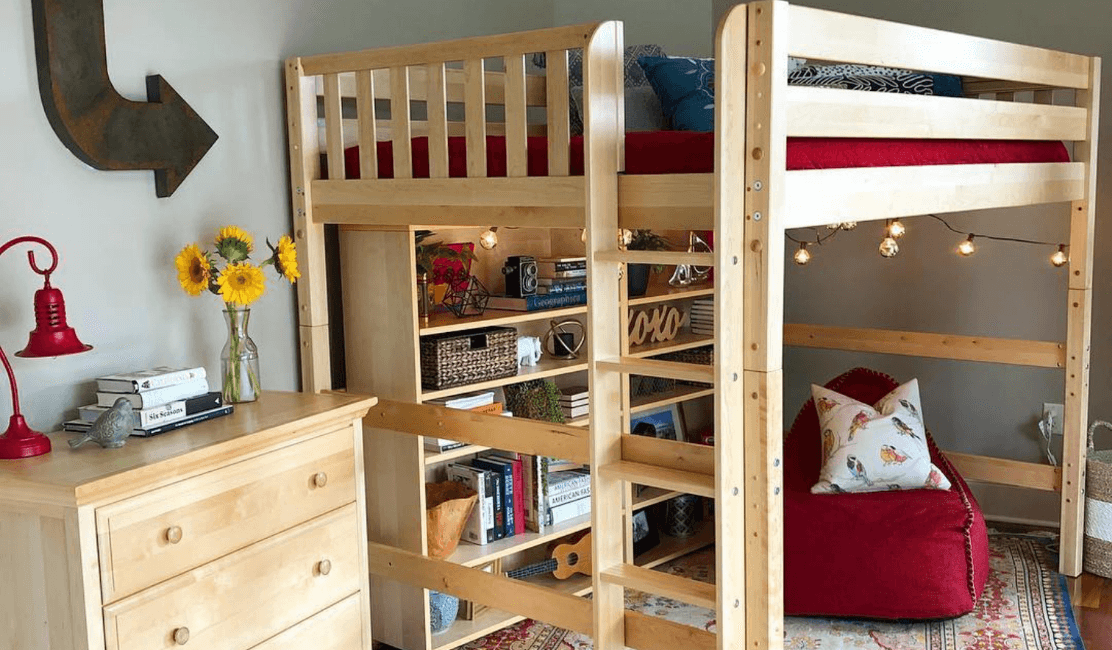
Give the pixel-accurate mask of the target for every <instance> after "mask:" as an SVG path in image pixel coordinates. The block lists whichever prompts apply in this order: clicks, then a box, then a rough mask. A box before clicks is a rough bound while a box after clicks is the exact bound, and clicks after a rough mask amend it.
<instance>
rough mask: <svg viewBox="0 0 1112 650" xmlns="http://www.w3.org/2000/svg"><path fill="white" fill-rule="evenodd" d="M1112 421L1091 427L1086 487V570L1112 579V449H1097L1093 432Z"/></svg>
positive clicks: (1098, 422) (1109, 425)
mask: <svg viewBox="0 0 1112 650" xmlns="http://www.w3.org/2000/svg"><path fill="white" fill-rule="evenodd" d="M1097 427H1105V428H1107V429H1112V424H1109V423H1108V422H1104V421H1102V420H1096V421H1094V422H1093V423H1092V425H1090V426H1089V461H1088V465H1087V467H1086V474H1087V476H1088V478H1087V482H1086V486H1085V563H1084V564H1085V570H1086V571H1088V572H1089V573H1092V574H1095V575H1098V576H1102V577H1105V578H1112V449H1105V450H1103V451H1096V449H1095V447H1094V445H1093V432H1094V431H1095V430H1096V428H1097Z"/></svg>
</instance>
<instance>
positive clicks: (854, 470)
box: [846, 456, 873, 485]
mask: <svg viewBox="0 0 1112 650" xmlns="http://www.w3.org/2000/svg"><path fill="white" fill-rule="evenodd" d="M846 467H849V471H850V474H853V478H855V479H857V480H859V481H864V482H865V485H872V484H873V482H872V481H870V480H869V475H868V474H866V473H865V465H864V464H863V463H862V462H861V461H859V460H857V456H850V457H849V458H847V459H846Z"/></svg>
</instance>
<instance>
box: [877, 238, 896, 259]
mask: <svg viewBox="0 0 1112 650" xmlns="http://www.w3.org/2000/svg"><path fill="white" fill-rule="evenodd" d="M878 250H879V251H880V255H881V257H895V256H896V253H898V252H900V245H899V244H897V243H896V240H895V239H894V238H893V237H885V238H884V239H882V240H881V241H880V246H879V247H878Z"/></svg>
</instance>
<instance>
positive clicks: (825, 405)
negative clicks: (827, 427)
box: [815, 397, 838, 415]
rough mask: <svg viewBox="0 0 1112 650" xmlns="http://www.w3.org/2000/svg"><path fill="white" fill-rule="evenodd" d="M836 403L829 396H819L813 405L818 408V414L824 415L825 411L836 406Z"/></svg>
mask: <svg viewBox="0 0 1112 650" xmlns="http://www.w3.org/2000/svg"><path fill="white" fill-rule="evenodd" d="M837 405H838V403H837V402H835V401H834V400H832V399H830V398H829V397H820V398H818V400H817V401H816V402H815V406H817V407H818V409H819V415H826V412H827V411H829V410H830V409H832V408H834V407H835V406H837Z"/></svg>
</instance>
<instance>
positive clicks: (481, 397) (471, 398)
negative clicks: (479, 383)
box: [425, 390, 512, 452]
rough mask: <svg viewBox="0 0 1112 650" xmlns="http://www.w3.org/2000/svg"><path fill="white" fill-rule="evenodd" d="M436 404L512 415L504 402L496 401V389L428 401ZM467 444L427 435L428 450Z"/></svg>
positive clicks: (445, 448)
mask: <svg viewBox="0 0 1112 650" xmlns="http://www.w3.org/2000/svg"><path fill="white" fill-rule="evenodd" d="M427 403H428V404H433V405H435V406H443V407H446V408H450V409H462V410H465V411H475V412H476V413H486V414H487V415H512V414H511V413H508V412H505V411H503V405H502V402H496V401H494V391H492V390H480V391H475V392H473V393H464V394H463V395H456V396H454V397H444V398H441V399H431V400H429V401H428V402H427ZM465 446H466V445H465V444H464V443H462V442H458V441H456V440H449V439H447V438H434V437H432V436H425V449H426V450H428V451H435V452H441V451H448V450H449V449H458V448H460V447H465Z"/></svg>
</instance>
